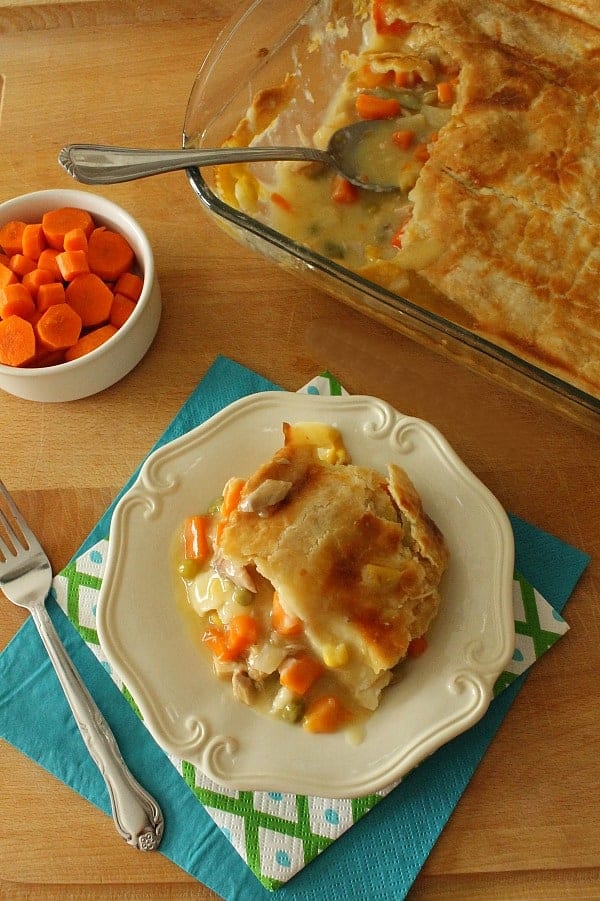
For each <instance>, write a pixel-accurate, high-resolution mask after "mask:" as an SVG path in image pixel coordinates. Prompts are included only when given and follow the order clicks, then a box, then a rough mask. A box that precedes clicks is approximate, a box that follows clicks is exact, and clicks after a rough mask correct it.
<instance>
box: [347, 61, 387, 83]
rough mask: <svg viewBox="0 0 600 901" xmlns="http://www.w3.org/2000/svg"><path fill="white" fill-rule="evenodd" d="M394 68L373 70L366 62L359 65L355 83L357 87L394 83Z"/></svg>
mask: <svg viewBox="0 0 600 901" xmlns="http://www.w3.org/2000/svg"><path fill="white" fill-rule="evenodd" d="M394 75H395V73H394V70H393V69H390V70H389V71H388V72H374V71H373V70H372V69H371V67H370V66H369V64H368V63H365V64H364V65H363V66H361V67H360V69H359V70H358V72H357V73H356V79H355V84H356V86H357V87H359V88H379V87H384V86H385V85H389V84H393V83H394Z"/></svg>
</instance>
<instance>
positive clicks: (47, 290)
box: [36, 282, 65, 313]
mask: <svg viewBox="0 0 600 901" xmlns="http://www.w3.org/2000/svg"><path fill="white" fill-rule="evenodd" d="M57 303H65V287H64V285H63V283H62V282H49V283H48V284H47V285H40V287H39V288H38V293H37V299H36V307H37V309H38V313H45V312H46V310H47V309H48V307H51V306H53V305H54V304H57Z"/></svg>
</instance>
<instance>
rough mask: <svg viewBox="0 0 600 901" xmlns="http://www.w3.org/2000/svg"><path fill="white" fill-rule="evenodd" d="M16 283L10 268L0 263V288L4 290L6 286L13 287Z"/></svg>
mask: <svg viewBox="0 0 600 901" xmlns="http://www.w3.org/2000/svg"><path fill="white" fill-rule="evenodd" d="M7 259H8V258H7ZM9 262H10V260H9ZM17 281H18V279H17V276H16V275H15V273H14V272H13V271H12V269H11V268H10V266H8V265H5V264H4V263H0V288H5V287H6V285H14V283H15V282H17Z"/></svg>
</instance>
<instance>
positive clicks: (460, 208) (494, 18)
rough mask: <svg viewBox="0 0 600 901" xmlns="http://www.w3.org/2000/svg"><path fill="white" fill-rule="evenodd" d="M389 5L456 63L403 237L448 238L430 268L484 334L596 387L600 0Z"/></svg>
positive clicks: (421, 47)
mask: <svg viewBox="0 0 600 901" xmlns="http://www.w3.org/2000/svg"><path fill="white" fill-rule="evenodd" d="M592 3H593V4H594V8H592ZM550 5H552V6H553V7H554V9H551V8H550ZM385 9H386V10H387V15H388V16H389V18H391V19H393V18H398V17H401V18H403V19H405V20H406V21H409V22H412V23H416V24H414V25H413V27H412V28H411V29H410V31H408V33H407V35H406V37H405V38H404V41H405V42H406V44H407V46H408V47H409V48H410V50H411V51H412V52H415V53H419V52H421V53H425V54H427V53H431V52H432V50H433V51H435V48H436V47H439V48H441V49H442V50H443V52H444V53H445V54H448V55H449V56H450V57H451V58H452V59H453V60H454V61H455V62H456V64H457V65H458V67H459V70H460V71H459V81H458V87H457V95H456V102H455V104H454V107H453V110H452V117H451V120H450V122H449V123H448V124H447V125H446V126H445V127H444V128H443V129H441V131H440V133H439V139H438V140H437V142H436V143H435V144H434V145H432V147H431V155H430V158H429V161H428V162H427V163H426V164H425V166H424V168H423V170H422V172H421V175H420V177H419V179H418V181H417V184H416V186H415V188H414V190H413V192H412V194H411V199H412V200H413V201H414V204H415V205H414V210H413V217H412V221H411V224H410V225H409V227H408V228H407V230H406V232H405V242H404V243H405V244H406V246H410V244H411V242H416V241H420V240H422V239H423V238H425V237H429V238H431V237H433V238H436V239H438V240H439V241H440V244H442V245H443V247H444V250H443V252H442V253H441V255H440V256H439V257H438V258H437V259H436V260H435V262H433V263H432V264H430V265H429V266H427V267H426V268H424V269H422V270H421V272H420V274H421V276H423V277H424V278H425V279H426V280H427V281H428V282H429V283H430V284H431V285H433V286H435V288H437V289H439V290H440V291H442V292H443V293H444V294H445V295H447V296H448V297H449V298H451V299H452V300H453V301H454V302H456V303H457V304H459V306H461V307H462V308H464V309H465V310H467V311H468V312H469V313H470V314H471V315H472V316H473V319H474V321H475V328H476V330H477V331H479V332H480V333H482V334H483V335H484V336H487V337H490V338H492V339H493V340H494V342H495V343H499V344H502V345H504V346H505V347H507V348H508V349H509V350H512V351H515V352H516V353H517V354H518V355H519V356H520V357H525V358H526V359H530V360H532V361H533V362H541V363H542V364H543V366H544V368H545V369H549V370H550V371H554V372H555V373H557V374H559V375H561V376H564V377H566V378H567V379H568V380H570V381H573V382H574V383H576V384H579V385H580V386H581V387H583V388H584V389H585V390H588V391H590V392H591V393H593V394H596V395H600V290H599V288H600V240H599V239H600V177H599V176H600V106H599V101H600V11H599V10H600V6H599V5H597V4H596V2H595V0H587V2H582V0H580V2H574V3H569V2H566V0H553V2H552V3H551V4H550V3H547V4H542V3H536V2H528V0H504V2H498V0H492V2H489V0H454V2H447V0H390V2H389V3H387V4H385ZM567 11H569V12H570V13H571V14H570V15H567V14H566V12H567ZM583 19H586V21H587V23H590V24H586V23H585V22H584V21H582V20H583ZM396 40H398V39H397V38H396Z"/></svg>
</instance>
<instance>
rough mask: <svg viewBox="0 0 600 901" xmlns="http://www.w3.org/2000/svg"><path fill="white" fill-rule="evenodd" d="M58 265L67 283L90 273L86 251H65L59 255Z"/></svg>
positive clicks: (57, 258)
mask: <svg viewBox="0 0 600 901" xmlns="http://www.w3.org/2000/svg"><path fill="white" fill-rule="evenodd" d="M56 265H57V266H58V270H59V272H60V274H61V276H62V278H64V280H65V281H66V282H72V281H73V279H75V278H77V276H78V275H84V274H85V273H86V272H89V271H90V267H89V264H88V258H87V254H86V252H85V250H64V251H63V252H62V253H59V254H58V255H57V257H56Z"/></svg>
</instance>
